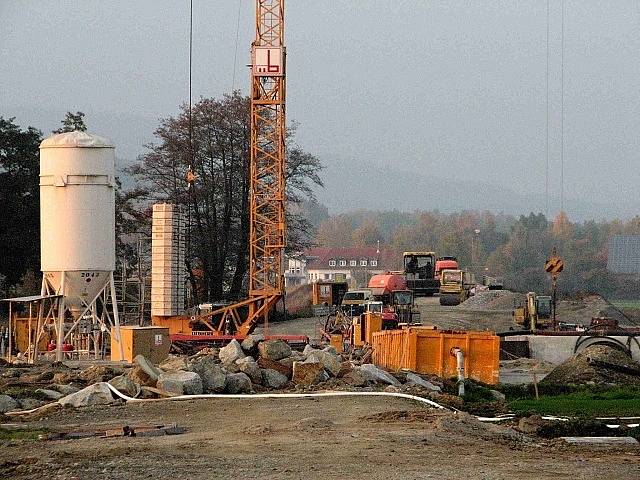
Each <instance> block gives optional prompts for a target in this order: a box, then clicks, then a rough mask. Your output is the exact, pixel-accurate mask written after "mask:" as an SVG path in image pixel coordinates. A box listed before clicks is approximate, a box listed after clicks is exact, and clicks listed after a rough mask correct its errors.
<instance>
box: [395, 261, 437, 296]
mask: <svg viewBox="0 0 640 480" xmlns="http://www.w3.org/2000/svg"><path fill="white" fill-rule="evenodd" d="M402 257H403V261H404V275H405V278H406V281H407V287H408V288H409V290H413V293H414V294H415V295H416V296H420V295H424V296H430V295H433V294H434V293H437V292H438V288H439V284H440V282H439V280H438V279H436V278H435V266H436V254H435V253H434V252H404V254H403V255H402Z"/></svg>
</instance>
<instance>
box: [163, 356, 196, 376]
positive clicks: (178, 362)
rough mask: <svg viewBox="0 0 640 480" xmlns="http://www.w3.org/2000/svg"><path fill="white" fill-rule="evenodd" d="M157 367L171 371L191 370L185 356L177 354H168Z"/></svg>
mask: <svg viewBox="0 0 640 480" xmlns="http://www.w3.org/2000/svg"><path fill="white" fill-rule="evenodd" d="M159 367H160V369H161V370H164V371H165V372H172V371H176V370H182V371H189V370H191V365H190V364H189V361H188V360H187V358H186V357H179V356H178V355H169V356H168V357H167V358H166V359H164V360H163V362H162V363H161V364H160V365H159Z"/></svg>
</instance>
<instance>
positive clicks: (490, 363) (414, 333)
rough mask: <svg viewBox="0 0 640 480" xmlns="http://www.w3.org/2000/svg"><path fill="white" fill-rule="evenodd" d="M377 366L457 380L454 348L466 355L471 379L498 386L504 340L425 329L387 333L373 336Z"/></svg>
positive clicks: (374, 359)
mask: <svg viewBox="0 0 640 480" xmlns="http://www.w3.org/2000/svg"><path fill="white" fill-rule="evenodd" d="M372 346H373V363H374V364H376V365H377V366H379V367H383V368H386V369H389V370H400V369H407V370H411V371H414V372H417V373H426V374H431V375H438V376H439V377H443V378H446V377H453V376H456V375H457V370H456V367H457V365H456V358H455V356H453V355H451V349H453V348H455V347H457V348H460V349H461V350H462V351H463V352H464V370H465V376H466V377H467V378H472V379H474V380H478V381H480V382H483V383H488V384H496V383H498V381H499V378H500V364H499V359H500V338H499V337H498V336H497V335H495V334H493V333H491V332H459V331H439V330H432V329H421V328H411V327H409V328H406V329H403V330H387V331H382V332H376V333H374V334H373V342H372Z"/></svg>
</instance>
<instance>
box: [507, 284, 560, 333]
mask: <svg viewBox="0 0 640 480" xmlns="http://www.w3.org/2000/svg"><path fill="white" fill-rule="evenodd" d="M552 303H553V302H552V299H551V297H550V296H548V295H537V294H536V293H535V292H529V293H527V297H526V299H525V303H524V304H523V305H519V306H516V307H515V308H514V310H513V312H512V315H513V321H514V323H515V324H516V325H520V326H521V327H523V328H525V329H526V330H531V331H533V332H535V331H536V330H538V329H546V328H549V327H550V326H551V323H552V322H551V314H552Z"/></svg>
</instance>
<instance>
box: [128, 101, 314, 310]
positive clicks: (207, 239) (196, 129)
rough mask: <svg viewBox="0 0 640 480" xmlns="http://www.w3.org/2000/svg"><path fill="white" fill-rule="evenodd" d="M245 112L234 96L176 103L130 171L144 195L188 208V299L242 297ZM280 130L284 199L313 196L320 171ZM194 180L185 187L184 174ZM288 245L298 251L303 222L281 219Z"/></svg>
mask: <svg viewBox="0 0 640 480" xmlns="http://www.w3.org/2000/svg"><path fill="white" fill-rule="evenodd" d="M249 109H250V101H249V99H248V98H247V97H243V96H241V95H240V93H239V92H234V93H233V94H231V95H225V96H224V97H223V98H222V99H213V98H203V99H201V100H200V101H199V102H198V103H197V104H196V105H194V106H193V108H192V121H191V124H190V122H189V108H188V106H186V105H184V106H182V108H181V112H180V114H179V115H178V116H176V117H168V118H165V119H162V120H161V122H160V126H159V127H158V128H157V129H156V131H155V136H156V138H157V139H158V141H157V143H153V144H150V145H148V146H147V148H148V153H146V154H145V155H142V156H141V157H140V158H139V163H138V164H137V165H135V166H134V167H132V168H131V169H130V172H131V173H133V175H134V176H135V177H136V178H137V179H138V180H140V181H141V182H142V183H143V184H144V185H145V186H146V188H147V189H148V191H149V193H150V197H151V199H153V200H155V201H171V202H175V203H179V204H183V205H187V206H188V207H189V217H190V229H189V238H190V240H189V244H190V248H189V250H190V252H189V255H188V264H187V268H188V271H189V272H190V276H191V278H190V280H191V284H192V287H193V291H194V294H196V295H198V296H199V297H201V298H198V300H203V299H220V298H230V299H234V298H238V297H240V296H241V295H242V294H243V287H244V284H245V278H246V274H247V257H248V244H249V171H248V170H249V141H250V128H249ZM294 134H295V128H293V129H290V130H289V132H288V143H290V144H291V145H290V148H289V149H288V161H287V171H286V177H287V178H286V180H287V199H288V202H294V203H295V202H300V201H301V200H303V199H308V198H313V190H312V188H313V185H322V182H321V179H320V177H319V171H320V170H321V168H322V166H321V164H320V161H319V160H318V159H317V158H316V157H314V156H313V155H311V154H309V153H307V152H304V151H303V150H302V149H301V148H300V147H298V146H296V145H294V144H293V143H292V140H293V137H294ZM190 171H191V172H192V174H193V175H194V177H195V179H194V181H193V182H192V183H191V185H189V183H188V182H187V175H188V173H189V172H190ZM288 217H289V234H290V235H289V242H290V244H291V245H290V247H291V248H294V249H295V248H299V247H300V246H302V245H304V243H305V242H306V241H308V240H307V239H308V236H307V235H305V230H306V229H307V228H308V226H309V225H308V222H306V220H304V219H302V218H300V216H299V215H295V214H289V215H288Z"/></svg>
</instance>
